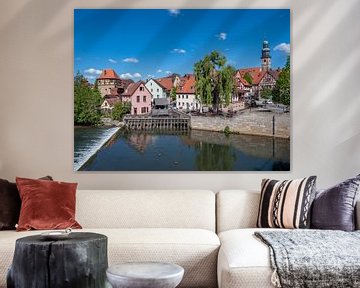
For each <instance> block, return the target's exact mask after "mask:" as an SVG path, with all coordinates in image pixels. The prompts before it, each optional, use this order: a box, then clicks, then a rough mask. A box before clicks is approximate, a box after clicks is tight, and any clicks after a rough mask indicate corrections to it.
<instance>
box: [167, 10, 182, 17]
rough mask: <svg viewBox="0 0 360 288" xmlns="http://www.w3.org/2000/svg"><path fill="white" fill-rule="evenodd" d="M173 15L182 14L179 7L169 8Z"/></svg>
mask: <svg viewBox="0 0 360 288" xmlns="http://www.w3.org/2000/svg"><path fill="white" fill-rule="evenodd" d="M168 11H169V13H170V15H171V16H178V15H179V14H180V10H179V9H169V10H168Z"/></svg>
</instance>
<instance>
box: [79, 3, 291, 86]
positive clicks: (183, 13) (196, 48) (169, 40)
mask: <svg viewBox="0 0 360 288" xmlns="http://www.w3.org/2000/svg"><path fill="white" fill-rule="evenodd" d="M134 15H137V18H136V19H139V18H140V19H141V20H139V21H137V22H136V23H133V24H132V25H129V24H128V25H124V23H125V22H127V21H128V20H129V18H133V17H134ZM150 16H151V17H152V18H154V19H155V20H153V21H151V23H150V24H149V25H148V26H146V27H145V28H146V29H147V31H144V25H145V23H148V22H150V21H149V17H150ZM230 16H231V17H232V18H236V19H232V20H231V18H229V17H230ZM214 17H216V19H217V20H218V21H211V19H214ZM89 19H97V20H96V21H93V22H91V23H89V22H88V21H87V20H89ZM190 19H192V20H193V19H197V20H198V22H196V21H194V20H193V21H192V23H190V24H189V23H188V22H189V21H190ZM229 19H230V20H229ZM74 21H75V30H74V33H75V37H74V39H75V40H74V48H75V49H74V50H75V52H74V74H77V73H78V72H80V73H81V74H83V75H84V76H85V77H86V78H87V79H88V81H89V82H91V83H94V81H95V80H96V78H97V77H98V76H99V75H100V74H101V71H102V70H103V69H106V68H112V69H115V70H116V71H117V72H118V73H119V76H120V77H121V78H124V79H127V78H130V79H132V80H134V81H139V80H145V79H149V78H160V77H165V76H167V75H169V74H172V73H178V74H180V75H184V74H187V73H192V71H193V65H194V64H195V62H197V61H198V60H199V59H201V58H202V57H203V56H204V55H205V54H208V53H209V52H211V51H212V50H217V51H219V52H221V53H222V54H223V55H224V56H225V57H226V58H227V60H228V63H229V64H230V65H232V66H234V67H235V68H236V69H239V68H246V67H259V66H260V65H261V60H260V57H261V55H260V53H259V51H260V48H261V45H262V43H263V40H265V39H266V40H267V41H269V44H270V51H271V57H272V68H273V69H276V68H278V67H280V68H282V67H283V66H284V64H285V62H286V58H287V56H288V55H289V54H290V11H289V10H288V9H276V10H275V9H272V10H269V9H266V10H263V9H257V10H254V9H246V10H244V9H240V10H237V9H232V10H227V9H225V10H219V9H216V10H211V9H210V10H207V9H205V10H204V9H201V10H196V9H195V10H194V9H184V10H166V9H163V10H158V9H157V10H152V9H147V10H142V9H116V10H109V9H101V10H91V9H90V10H87V9H76V10H75V11H74ZM214 22H216V23H214ZM164 25H165V26H166V27H164ZM119 27H122V29H119ZM106 28H107V29H106ZM190 28H191V29H190ZM189 29H190V30H189ZM100 31H103V33H102V34H101V36H98V37H94V36H93V35H94V33H95V34H98V33H100ZM104 31H105V32H104ZM115 31H121V32H120V33H114V32H115ZM136 31H137V32H136ZM179 31H182V32H181V33H180V32H179ZM184 31H185V32H184ZM162 34H164V35H167V37H164V36H161V35H162ZM115 35H121V38H118V36H116V37H115ZM155 35H158V37H157V38H158V39H160V40H159V41H158V42H160V43H157V41H155V40H154V39H156V36H155ZM196 35H197V36H196ZM246 35H248V37H246ZM159 36H160V38H159ZM240 39H241V40H240Z"/></svg>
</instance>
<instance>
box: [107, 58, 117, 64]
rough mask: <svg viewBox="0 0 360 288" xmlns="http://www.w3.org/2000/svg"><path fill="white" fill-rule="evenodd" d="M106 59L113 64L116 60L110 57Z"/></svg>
mask: <svg viewBox="0 0 360 288" xmlns="http://www.w3.org/2000/svg"><path fill="white" fill-rule="evenodd" d="M108 61H109V62H111V63H114V64H115V63H117V61H116V60H114V59H111V58H110V59H108Z"/></svg>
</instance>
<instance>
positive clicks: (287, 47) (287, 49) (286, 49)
mask: <svg viewBox="0 0 360 288" xmlns="http://www.w3.org/2000/svg"><path fill="white" fill-rule="evenodd" d="M274 51H281V52H285V53H287V54H290V43H281V44H279V45H276V46H275V48H274Z"/></svg>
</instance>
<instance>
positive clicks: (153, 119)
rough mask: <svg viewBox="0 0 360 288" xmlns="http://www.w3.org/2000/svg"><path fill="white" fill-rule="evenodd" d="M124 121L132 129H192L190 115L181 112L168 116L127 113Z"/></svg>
mask: <svg viewBox="0 0 360 288" xmlns="http://www.w3.org/2000/svg"><path fill="white" fill-rule="evenodd" d="M124 123H125V127H126V128H128V129H130V130H144V131H146V130H167V131H187V130H189V129H190V116H188V115H186V114H184V113H180V112H172V113H171V114H170V115H167V116H151V115H146V116H143V115H126V116H125V117H124Z"/></svg>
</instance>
